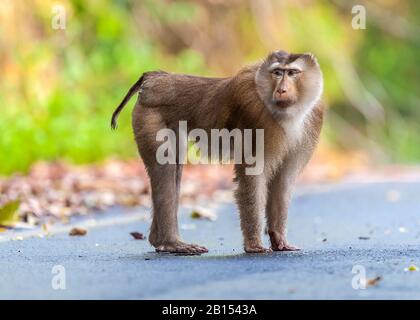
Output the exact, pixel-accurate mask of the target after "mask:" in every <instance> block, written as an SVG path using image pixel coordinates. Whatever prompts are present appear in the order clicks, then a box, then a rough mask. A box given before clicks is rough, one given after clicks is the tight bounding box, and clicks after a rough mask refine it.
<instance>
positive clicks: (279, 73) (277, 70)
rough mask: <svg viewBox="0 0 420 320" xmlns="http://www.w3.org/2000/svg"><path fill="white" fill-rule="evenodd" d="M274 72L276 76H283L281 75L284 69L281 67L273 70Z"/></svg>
mask: <svg viewBox="0 0 420 320" xmlns="http://www.w3.org/2000/svg"><path fill="white" fill-rule="evenodd" d="M273 74H274V75H275V76H276V77H281V76H282V75H283V70H281V69H274V70H273Z"/></svg>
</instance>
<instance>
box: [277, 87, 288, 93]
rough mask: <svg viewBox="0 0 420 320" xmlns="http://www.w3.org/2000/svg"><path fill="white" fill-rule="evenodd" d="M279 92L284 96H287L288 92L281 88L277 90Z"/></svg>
mask: <svg viewBox="0 0 420 320" xmlns="http://www.w3.org/2000/svg"><path fill="white" fill-rule="evenodd" d="M277 92H278V93H279V94H280V95H282V94H285V93H286V92H287V90H286V89H285V88H280V89H279V90H277Z"/></svg>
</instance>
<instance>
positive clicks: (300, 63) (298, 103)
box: [255, 51, 322, 115]
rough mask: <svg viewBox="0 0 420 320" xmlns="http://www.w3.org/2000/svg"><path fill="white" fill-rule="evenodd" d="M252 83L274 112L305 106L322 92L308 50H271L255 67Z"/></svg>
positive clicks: (319, 71) (320, 75)
mask: <svg viewBox="0 0 420 320" xmlns="http://www.w3.org/2000/svg"><path fill="white" fill-rule="evenodd" d="M255 82H256V86H257V92H258V94H259V96H260V98H262V100H263V101H264V103H265V105H266V106H267V107H268V108H269V109H270V110H271V111H272V112H273V113H274V114H275V115H277V114H281V113H290V112H292V111H291V110H292V109H305V108H307V105H308V104H309V102H312V101H316V100H318V99H319V97H320V95H321V92H322V73H321V70H320V68H319V65H318V62H317V61H316V58H315V56H314V55H312V54H309V53H305V54H289V53H287V52H285V51H276V52H273V53H271V54H270V55H269V56H268V57H267V58H266V59H265V61H264V63H263V64H262V65H261V67H260V68H259V69H258V71H257V73H256V76H255Z"/></svg>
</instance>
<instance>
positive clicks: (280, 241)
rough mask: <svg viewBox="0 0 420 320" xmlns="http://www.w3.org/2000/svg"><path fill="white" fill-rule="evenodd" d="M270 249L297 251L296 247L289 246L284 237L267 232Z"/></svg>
mask: <svg viewBox="0 0 420 320" xmlns="http://www.w3.org/2000/svg"><path fill="white" fill-rule="evenodd" d="M268 234H269V235H270V242H271V249H272V250H273V251H299V250H300V249H299V248H298V247H296V246H293V245H291V244H289V243H288V242H287V240H286V237H285V236H282V235H279V233H277V232H269V233H268Z"/></svg>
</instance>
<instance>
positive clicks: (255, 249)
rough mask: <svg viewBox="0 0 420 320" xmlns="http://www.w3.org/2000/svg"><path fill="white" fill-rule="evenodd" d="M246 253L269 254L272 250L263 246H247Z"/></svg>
mask: <svg viewBox="0 0 420 320" xmlns="http://www.w3.org/2000/svg"><path fill="white" fill-rule="evenodd" d="M245 252H246V253H268V252H271V249H267V248H264V247H263V246H245Z"/></svg>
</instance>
